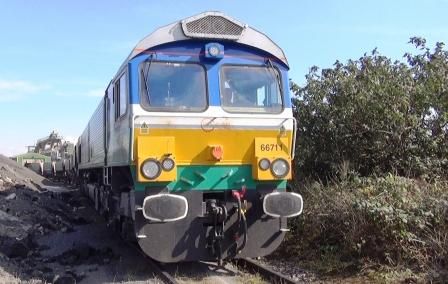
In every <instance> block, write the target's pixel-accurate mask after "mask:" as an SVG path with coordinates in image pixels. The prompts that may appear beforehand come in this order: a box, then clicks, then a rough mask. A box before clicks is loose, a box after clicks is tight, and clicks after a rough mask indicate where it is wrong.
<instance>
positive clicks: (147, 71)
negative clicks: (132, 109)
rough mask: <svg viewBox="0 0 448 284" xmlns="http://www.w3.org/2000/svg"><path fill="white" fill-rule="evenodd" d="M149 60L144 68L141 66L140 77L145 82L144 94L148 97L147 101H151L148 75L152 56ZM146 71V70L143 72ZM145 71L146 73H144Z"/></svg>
mask: <svg viewBox="0 0 448 284" xmlns="http://www.w3.org/2000/svg"><path fill="white" fill-rule="evenodd" d="M150 58H151V59H150V60H149V61H148V63H147V64H146V66H145V69H144V70H143V68H142V69H141V71H140V72H141V77H142V79H143V82H145V90H146V95H147V97H148V103H150V102H151V99H150V97H149V88H148V76H149V68H150V67H151V63H152V58H153V56H152V55H151V56H150ZM145 71H146V72H145ZM145 73H146V74H145Z"/></svg>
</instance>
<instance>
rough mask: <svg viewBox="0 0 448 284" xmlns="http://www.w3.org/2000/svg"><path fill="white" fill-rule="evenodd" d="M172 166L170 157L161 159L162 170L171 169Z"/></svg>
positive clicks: (172, 162)
mask: <svg viewBox="0 0 448 284" xmlns="http://www.w3.org/2000/svg"><path fill="white" fill-rule="evenodd" d="M173 168H174V160H173V159H171V158H165V159H163V160H162V169H163V170H164V171H171V170H172V169H173Z"/></svg>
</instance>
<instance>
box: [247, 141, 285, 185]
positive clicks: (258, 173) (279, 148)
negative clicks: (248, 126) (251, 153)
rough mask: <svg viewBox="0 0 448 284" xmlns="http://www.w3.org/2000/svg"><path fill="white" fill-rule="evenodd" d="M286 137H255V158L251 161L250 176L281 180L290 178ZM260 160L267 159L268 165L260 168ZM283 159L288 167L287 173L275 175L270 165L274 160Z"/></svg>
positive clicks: (258, 178)
mask: <svg viewBox="0 0 448 284" xmlns="http://www.w3.org/2000/svg"><path fill="white" fill-rule="evenodd" d="M288 145H289V143H288V137H257V138H255V143H254V147H255V158H254V160H253V162H252V177H253V178H254V179H256V180H283V179H291V157H290V154H289V153H290V150H289V147H288ZM261 160H268V161H269V167H268V168H267V169H262V168H261V167H260V161H261ZM276 160H279V161H285V162H286V164H287V167H288V170H287V174H285V175H282V176H281V177H276V176H275V175H274V174H273V170H272V165H273V163H274V162H275V161H276Z"/></svg>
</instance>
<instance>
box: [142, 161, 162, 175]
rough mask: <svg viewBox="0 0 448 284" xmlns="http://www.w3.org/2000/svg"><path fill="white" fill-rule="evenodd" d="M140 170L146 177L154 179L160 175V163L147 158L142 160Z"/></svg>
mask: <svg viewBox="0 0 448 284" xmlns="http://www.w3.org/2000/svg"><path fill="white" fill-rule="evenodd" d="M141 171H142V174H143V176H144V177H146V178H147V179H155V178H157V177H158V176H159V175H160V172H161V168H160V164H159V162H157V161H156V160H154V159H148V160H146V161H144V162H143V164H142V166H141Z"/></svg>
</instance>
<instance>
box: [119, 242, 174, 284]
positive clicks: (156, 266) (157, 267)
mask: <svg viewBox="0 0 448 284" xmlns="http://www.w3.org/2000/svg"><path fill="white" fill-rule="evenodd" d="M127 243H128V244H129V245H130V246H131V247H132V248H133V249H135V250H137V251H138V253H139V254H141V255H142V256H143V257H144V258H145V259H146V260H147V261H148V263H149V265H150V266H151V268H152V270H153V272H154V274H155V275H156V276H158V277H159V278H160V280H161V281H162V282H163V283H166V284H178V283H179V282H177V281H176V279H175V278H174V277H173V276H172V275H171V274H170V273H169V272H168V271H166V270H165V269H164V268H163V265H162V264H160V263H159V262H158V261H156V260H154V259H152V258H150V257H149V256H147V255H146V254H145V253H144V252H143V251H142V250H141V249H140V247H138V245H137V244H135V243H129V242H127Z"/></svg>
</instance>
